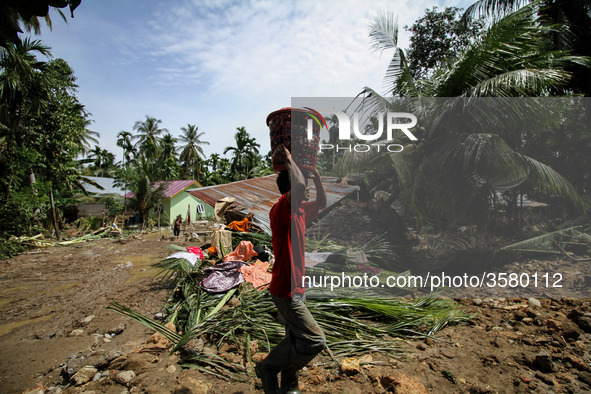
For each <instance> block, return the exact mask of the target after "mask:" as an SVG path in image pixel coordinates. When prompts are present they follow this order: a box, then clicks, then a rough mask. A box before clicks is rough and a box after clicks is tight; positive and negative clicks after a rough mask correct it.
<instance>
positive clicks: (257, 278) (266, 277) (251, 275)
mask: <svg viewBox="0 0 591 394" xmlns="http://www.w3.org/2000/svg"><path fill="white" fill-rule="evenodd" d="M270 266H271V264H270V263H269V262H268V261H260V260H257V261H256V263H254V264H252V265H243V266H242V267H240V272H241V273H242V276H243V277H244V280H245V281H246V282H250V283H252V285H253V286H254V287H255V288H258V287H259V286H263V285H267V286H263V287H260V290H263V289H266V288H267V287H269V286H268V284H269V283H270V282H271V277H272V275H271V273H270V272H267V270H268V269H269V267H270Z"/></svg>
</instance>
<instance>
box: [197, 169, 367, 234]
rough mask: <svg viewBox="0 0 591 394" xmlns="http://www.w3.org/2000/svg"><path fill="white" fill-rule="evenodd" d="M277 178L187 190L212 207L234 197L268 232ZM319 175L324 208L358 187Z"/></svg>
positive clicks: (242, 208)
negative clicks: (325, 200) (324, 200)
mask: <svg viewBox="0 0 591 394" xmlns="http://www.w3.org/2000/svg"><path fill="white" fill-rule="evenodd" d="M276 178H277V175H268V176H264V177H260V178H252V179H246V180H243V181H237V182H232V183H226V184H223V185H214V186H206V187H202V188H199V189H192V190H188V192H189V193H191V194H192V195H193V196H195V197H197V198H198V199H200V200H201V201H203V202H205V203H206V204H208V205H210V206H212V207H214V206H215V203H216V202H217V201H219V200H221V199H222V198H224V197H233V198H235V199H236V200H235V201H234V202H233V205H234V206H236V207H237V208H238V209H239V210H240V211H241V212H243V213H244V214H248V213H251V212H252V213H253V214H254V218H253V222H254V224H256V225H257V226H259V227H260V228H262V229H263V230H264V231H265V232H267V233H269V234H270V233H271V227H270V223H269V211H270V210H271V207H272V206H273V205H274V204H275V203H276V202H277V200H279V197H280V196H281V195H280V194H279V190H278V189H277V184H276V183H275V179H276ZM321 178H322V184H323V185H324V190H325V192H326V199H327V203H326V209H328V208H330V206H332V205H334V204H336V203H337V202H339V201H340V200H342V199H343V198H345V197H347V196H348V195H349V194H351V193H353V192H354V191H357V190H358V187H357V186H351V185H347V184H343V183H338V182H337V180H338V178H335V177H321ZM310 192H311V195H312V196H311V199H314V198H315V197H314V189H313V188H312V189H311V190H310Z"/></svg>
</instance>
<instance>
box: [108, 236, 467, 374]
mask: <svg viewBox="0 0 591 394" xmlns="http://www.w3.org/2000/svg"><path fill="white" fill-rule="evenodd" d="M173 248H174V249H177V248H176V247H173ZM211 263H213V261H208V260H205V261H199V260H198V261H197V263H196V264H195V265H194V266H193V265H191V264H190V263H189V262H188V261H187V260H185V259H177V258H169V259H164V260H162V261H160V262H159V263H156V264H155V267H156V268H157V269H158V274H159V275H161V276H162V277H163V279H164V280H166V281H169V282H171V283H172V284H173V290H172V292H171V293H170V296H169V299H168V301H167V305H166V307H165V313H166V321H170V322H173V323H174V324H175V327H176V333H175V332H173V331H171V330H169V329H167V328H166V327H164V325H163V324H161V323H159V322H156V321H154V320H152V319H149V318H147V317H145V316H143V315H141V314H139V313H137V312H134V311H132V310H130V309H128V308H125V307H124V306H121V305H119V304H116V303H112V304H111V305H110V306H109V308H110V309H112V310H115V311H117V312H119V313H122V314H124V315H126V316H129V317H130V318H132V319H134V320H136V321H138V322H140V323H142V324H144V325H146V326H148V327H150V328H152V329H154V330H156V331H157V332H160V333H161V334H162V335H164V336H165V337H166V338H167V339H168V340H170V341H171V342H172V344H173V347H172V351H177V350H183V352H182V354H183V355H184V356H183V361H184V363H185V365H188V366H191V367H193V368H197V369H199V370H201V371H202V372H205V373H212V374H215V375H217V376H222V377H224V378H226V379H229V380H233V381H240V380H245V379H247V378H248V374H252V370H251V366H252V363H251V362H250V361H251V356H252V354H251V353H252V352H256V351H259V352H268V351H269V350H270V349H271V348H272V347H273V346H274V345H275V344H277V343H278V342H279V341H280V340H281V339H282V338H283V336H284V328H283V326H282V325H281V324H280V323H279V321H278V320H277V309H276V307H275V306H274V304H273V302H272V299H271V296H270V294H269V292H268V290H258V289H253V288H252V286H251V285H250V284H248V283H243V284H242V285H240V286H239V287H237V288H234V289H231V290H229V291H228V292H226V293H223V294H211V293H208V292H207V291H205V290H204V289H203V288H201V287H200V285H199V283H200V280H201V278H202V275H203V271H202V270H203V268H205V266H206V265H208V264H211ZM309 293H310V295H311V296H315V297H309V299H308V301H307V305H308V307H309V309H310V311H311V313H312V315H313V316H314V318H315V319H316V320H317V321H318V323H319V324H320V326H321V327H322V329H323V330H324V332H325V334H326V338H327V348H328V353H329V354H330V356H331V357H332V358H333V361H337V360H336V358H340V357H348V356H353V355H359V354H363V353H366V352H378V353H382V354H386V355H388V356H390V357H397V356H402V355H403V354H404V348H403V345H404V342H403V341H401V338H403V337H410V336H430V335H432V334H434V333H435V332H436V331H437V330H439V329H440V328H442V327H443V326H445V325H446V324H448V323H450V322H457V321H459V320H462V319H464V318H465V316H464V315H463V314H462V313H461V312H460V311H459V309H458V308H457V306H456V305H455V304H454V303H453V302H452V301H449V300H442V299H438V298H437V297H435V296H433V297H429V298H425V299H420V300H414V301H411V300H406V299H392V298H350V297H351V293H349V296H348V298H345V297H338V298H337V297H332V298H327V297H322V296H318V294H319V293H318V292H315V291H311V292H309ZM316 297H319V298H316ZM196 342H199V343H201V348H200V349H199V346H197V350H195V348H196V347H195V346H194V344H195V343H196ZM204 344H205V347H207V348H208V349H213V348H219V347H221V346H222V344H229V345H231V346H232V347H234V348H236V349H237V353H239V354H240V362H238V361H237V360H236V359H228V358H227V357H222V355H217V354H215V352H213V353H212V352H210V351H203V346H204ZM334 365H338V364H336V363H335V364H334Z"/></svg>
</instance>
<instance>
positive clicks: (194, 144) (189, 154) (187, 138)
mask: <svg viewBox="0 0 591 394" xmlns="http://www.w3.org/2000/svg"><path fill="white" fill-rule="evenodd" d="M181 131H182V135H181V136H180V137H179V141H180V142H181V154H180V156H179V159H180V160H181V162H183V167H184V168H185V171H186V172H188V173H189V175H190V176H191V177H192V178H193V179H194V178H195V174H196V171H195V170H196V169H197V168H196V167H197V165H198V164H199V162H200V159H202V158H205V154H204V153H203V148H202V147H201V145H209V142H207V141H204V140H202V139H201V138H202V137H203V135H205V132H198V131H199V127H197V125H194V124H187V126H186V127H181ZM197 170H198V169H197ZM198 174H199V171H197V175H198Z"/></svg>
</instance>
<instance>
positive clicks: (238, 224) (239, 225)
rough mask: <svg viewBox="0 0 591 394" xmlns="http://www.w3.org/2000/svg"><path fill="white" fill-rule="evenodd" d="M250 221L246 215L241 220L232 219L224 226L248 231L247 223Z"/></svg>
mask: <svg viewBox="0 0 591 394" xmlns="http://www.w3.org/2000/svg"><path fill="white" fill-rule="evenodd" d="M249 223H250V221H249V220H248V217H245V218H244V219H242V220H234V221H233V222H232V223H230V224H228V225H227V226H226V227H227V228H231V229H232V230H238V231H242V232H243V233H247V232H248V224H249Z"/></svg>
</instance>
